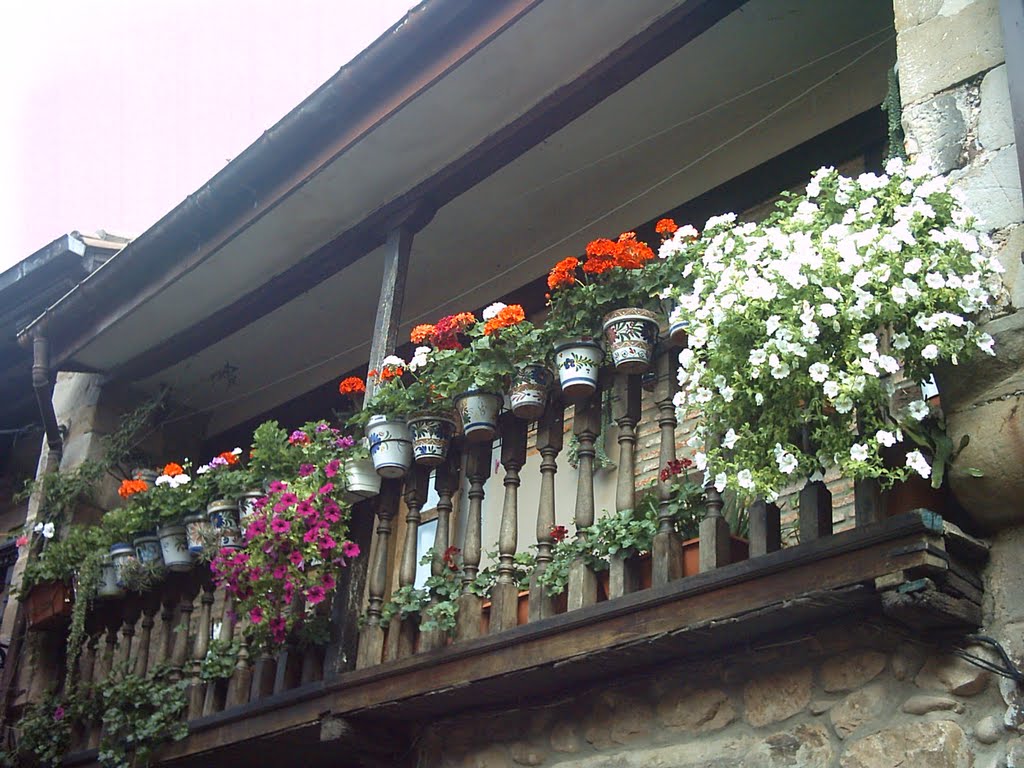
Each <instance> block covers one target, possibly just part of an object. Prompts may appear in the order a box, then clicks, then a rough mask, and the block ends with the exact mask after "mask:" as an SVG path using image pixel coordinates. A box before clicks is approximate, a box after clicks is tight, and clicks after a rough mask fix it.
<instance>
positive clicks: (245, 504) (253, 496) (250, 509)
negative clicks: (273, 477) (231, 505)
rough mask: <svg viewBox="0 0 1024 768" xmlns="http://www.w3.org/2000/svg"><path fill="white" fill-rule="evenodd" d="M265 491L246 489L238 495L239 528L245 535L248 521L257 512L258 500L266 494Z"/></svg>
mask: <svg viewBox="0 0 1024 768" xmlns="http://www.w3.org/2000/svg"><path fill="white" fill-rule="evenodd" d="M266 495H267V494H265V493H264V492H263V491H261V490H260V491H257V490H253V491H246V492H245V493H243V494H242V495H240V496H239V497H238V530H239V531H240V532H241V533H242V535H243V536H244V535H245V525H246V521H248V520H249V518H250V517H252V516H253V515H255V514H256V502H257V501H259V500H260V499H262V498H263V497H264V496H266Z"/></svg>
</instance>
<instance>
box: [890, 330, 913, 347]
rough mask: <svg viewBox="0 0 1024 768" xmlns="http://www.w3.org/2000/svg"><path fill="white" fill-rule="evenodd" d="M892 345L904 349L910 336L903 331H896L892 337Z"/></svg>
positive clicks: (908, 342)
mask: <svg viewBox="0 0 1024 768" xmlns="http://www.w3.org/2000/svg"><path fill="white" fill-rule="evenodd" d="M892 345H893V346H894V347H895V348H896V349H906V348H907V347H909V346H910V337H909V336H907V334H905V333H897V334H896V335H895V336H893V338H892Z"/></svg>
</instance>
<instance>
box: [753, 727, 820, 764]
mask: <svg viewBox="0 0 1024 768" xmlns="http://www.w3.org/2000/svg"><path fill="white" fill-rule="evenodd" d="M834 759H835V749H834V748H833V746H832V742H831V740H830V739H829V736H828V731H826V730H825V728H824V727H823V726H820V725H800V726H797V727H796V728H794V729H793V730H792V731H787V732H785V733H776V734H773V735H771V736H768V737H766V738H765V739H764V740H763V741H760V742H758V743H756V744H754V745H753V746H752V747H751V749H750V751H749V752H748V753H747V755H746V757H745V758H744V759H743V762H742V763H740V766H741V768H828V767H829V766H831V765H832V761H833V760H834Z"/></svg>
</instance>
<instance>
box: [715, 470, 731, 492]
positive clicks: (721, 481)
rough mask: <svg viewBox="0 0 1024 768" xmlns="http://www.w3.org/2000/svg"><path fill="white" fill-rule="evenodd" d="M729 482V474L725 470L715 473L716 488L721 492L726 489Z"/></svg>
mask: <svg viewBox="0 0 1024 768" xmlns="http://www.w3.org/2000/svg"><path fill="white" fill-rule="evenodd" d="M728 482H729V478H728V476H727V475H726V474H725V472H719V473H718V474H717V475H715V490H716V491H718V492H719V493H721V492H722V491H724V490H725V486H726V484H727V483H728Z"/></svg>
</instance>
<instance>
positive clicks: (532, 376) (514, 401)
mask: <svg viewBox="0 0 1024 768" xmlns="http://www.w3.org/2000/svg"><path fill="white" fill-rule="evenodd" d="M554 378H555V376H554V374H553V373H551V371H550V370H548V368H547V366H544V365H532V364H531V365H522V366H520V367H518V368H517V369H516V375H515V377H514V378H513V379H512V391H511V392H510V393H509V401H510V403H511V408H512V415H513V416H516V417H517V418H520V419H526V420H527V421H533V420H535V419H539V418H540V417H541V415H543V413H544V406H545V405H547V401H548V392H549V391H550V389H551V384H552V382H553V381H554Z"/></svg>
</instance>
